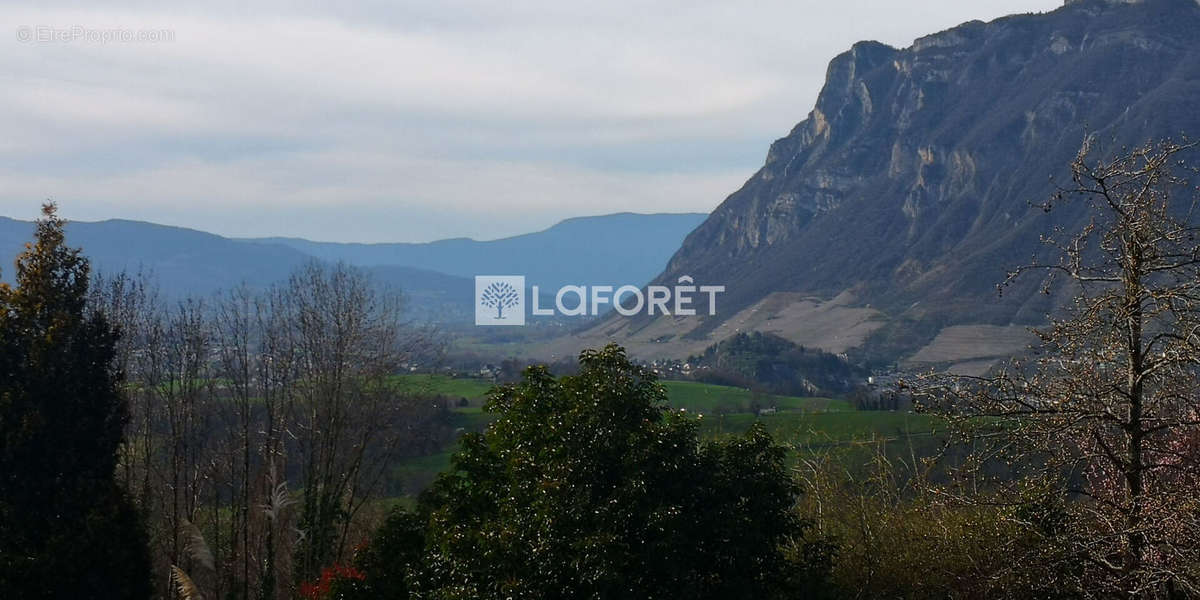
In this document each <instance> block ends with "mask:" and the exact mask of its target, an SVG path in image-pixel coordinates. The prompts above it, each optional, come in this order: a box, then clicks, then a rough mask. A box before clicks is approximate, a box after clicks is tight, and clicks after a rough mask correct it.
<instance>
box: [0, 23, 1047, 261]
mask: <svg viewBox="0 0 1200 600" xmlns="http://www.w3.org/2000/svg"><path fill="white" fill-rule="evenodd" d="M1057 4H1058V2H1053V1H1049V0H1041V1H1034V0H1025V1H1024V2H1012V1H1006V2H999V1H993V0H988V1H983V2H972V3H969V4H968V3H962V2H951V1H948V0H938V1H934V2H924V3H921V2H917V3H893V2H890V1H882V0H880V1H878V2H867V1H865V0H847V1H844V2H841V3H838V4H836V5H832V6H831V5H829V3H827V2H815V1H792V2H764V3H755V4H754V5H737V4H735V3H715V2H714V3H695V2H657V3H653V4H651V3H644V2H637V3H634V2H605V3H564V2H518V3H515V4H509V3H494V2H438V3H410V2H400V3H383V2H361V3H339V4H338V5H337V6H336V7H332V8H326V9H320V8H316V7H313V6H306V7H303V8H296V7H291V6H288V5H287V4H283V3H279V4H273V3H268V4H262V5H256V6H255V7H252V8H247V7H244V6H242V5H241V4H235V3H227V4H226V3H215V4H214V3H187V4H183V3H180V4H170V3H161V4H160V3H153V4H148V3H138V2H127V3H118V4H117V5H115V6H113V7H106V9H105V10H104V11H103V12H101V11H98V10H97V11H90V10H82V9H79V8H76V7H75V6H74V5H72V4H56V3H46V4H42V5H40V6H39V7H38V8H37V9H36V10H35V9H28V8H27V9H19V8H15V7H7V8H0V15H3V17H4V18H3V19H2V20H3V22H5V23H13V24H17V26H21V25H24V26H30V27H34V28H37V27H43V28H54V29H57V30H64V29H70V28H72V27H77V28H85V29H95V30H101V29H120V30H126V31H139V30H142V31H145V30H150V31H162V30H166V31H169V32H170V33H171V34H172V39H171V41H166V42H157V43H153V42H151V43H137V42H133V43H88V42H86V41H73V42H64V41H57V42H41V43H39V42H36V41H34V42H22V41H19V40H18V39H16V38H17V36H16V35H11V36H8V38H7V39H3V40H0V73H6V75H5V76H4V85H5V87H6V93H5V94H4V95H3V96H0V128H3V130H4V131H5V132H6V135H5V137H4V138H3V139H2V140H0V214H6V215H12V216H22V217H27V216H29V215H31V214H33V213H34V212H35V210H36V204H37V203H38V202H39V201H40V200H41V199H42V198H45V197H47V196H52V197H54V198H55V199H57V200H58V201H59V202H60V203H61V204H62V206H63V211H64V213H65V214H66V215H67V216H69V217H72V218H82V219H97V218H106V217H123V218H135V219H145V220H155V221H160V222H165V223H169V224H174V225H184V226H191V227H197V228H202V229H207V230H211V231H214V232H217V233H222V234H229V235H302V236H308V237H316V238H321V239H339V240H354V241H400V240H427V239H436V238H442V237H453V236H462V235H467V236H473V237H479V238H494V237H501V236H505V235H512V234H516V233H522V232H525V231H527V230H530V229H533V228H537V227H541V226H545V225H549V224H552V223H553V221H555V220H557V219H560V218H564V217H568V216H575V215H582V214H602V213H609V212H615V211H619V210H638V211H642V212H658V211H684V210H693V211H709V210H711V209H712V208H713V207H715V206H716V205H717V204H718V203H719V202H720V201H721V200H722V199H724V197H725V196H726V195H727V194H729V193H730V192H732V191H734V189H736V187H737V186H738V185H740V183H741V182H742V181H743V180H744V179H745V178H747V177H748V176H749V175H751V174H752V173H753V171H754V169H755V168H756V167H757V166H758V165H759V164H760V163H761V161H762V158H763V156H764V155H765V152H766V148H767V145H768V144H769V143H770V141H771V140H773V139H774V138H776V137H780V136H782V135H783V134H785V133H786V132H787V130H788V129H790V128H791V126H792V125H794V124H795V122H797V121H799V120H801V119H802V118H804V116H805V115H806V113H807V112H808V110H810V108H811V105H812V103H813V100H814V99H815V96H816V92H817V90H818V89H819V87H820V85H821V82H822V80H823V77H824V70H825V65H826V64H827V62H828V60H829V59H830V58H832V57H833V56H834V55H835V54H836V53H838V52H840V51H842V50H844V49H845V48H847V47H849V45H850V44H851V43H853V42H854V41H856V40H859V39H881V40H882V41H885V42H889V43H893V44H896V45H906V44H907V43H909V42H910V41H911V39H913V38H915V37H917V36H919V35H922V34H924V33H928V32H931V31H936V30H939V29H943V28H945V27H948V26H952V25H954V24H956V23H958V22H960V21H963V20H967V19H969V18H990V17H995V16H998V15H1000V14H1002V13H1003V12H1005V11H1014V10H1045V9H1049V8H1053V7H1054V6H1055V5H1057Z"/></svg>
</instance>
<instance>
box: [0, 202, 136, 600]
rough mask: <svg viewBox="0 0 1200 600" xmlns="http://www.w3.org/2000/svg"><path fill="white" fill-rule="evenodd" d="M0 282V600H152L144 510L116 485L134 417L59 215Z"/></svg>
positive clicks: (110, 333) (51, 213)
mask: <svg viewBox="0 0 1200 600" xmlns="http://www.w3.org/2000/svg"><path fill="white" fill-rule="evenodd" d="M42 212H43V218H42V219H40V220H39V221H38V223H37V232H36V238H35V240H34V241H33V242H32V243H29V244H26V249H25V252H24V253H22V254H21V256H20V257H19V258H18V259H17V265H16V267H17V270H16V277H15V280H16V287H10V286H7V285H3V284H0V596H2V597H7V598H148V597H149V596H150V593H151V592H150V590H151V588H150V559H149V554H148V549H147V544H146V533H145V530H144V528H143V525H142V521H141V519H140V518H139V515H138V513H137V511H136V510H135V508H134V506H133V505H132V503H131V502H130V501H129V499H128V498H127V496H126V495H125V493H124V491H123V489H122V488H121V487H120V486H119V485H118V483H117V482H116V479H115V470H116V469H115V467H116V462H117V453H118V451H119V449H120V445H121V439H122V429H123V426H124V423H125V420H126V418H127V414H126V413H127V408H126V406H125V403H124V400H123V397H122V395H121V391H120V387H119V386H120V383H121V374H120V373H118V372H117V371H116V370H115V369H114V367H113V358H114V345H115V343H116V341H117V339H118V332H117V331H116V330H115V329H114V328H113V327H112V326H111V325H110V324H109V322H108V321H107V320H106V319H105V318H104V315H102V314H99V313H95V312H90V311H88V310H87V306H86V304H87V301H86V299H87V291H88V276H89V266H88V261H87V259H86V258H84V257H83V256H82V255H81V254H80V251H79V250H78V249H72V248H68V247H67V246H66V245H65V243H64V242H65V240H64V231H63V225H64V222H63V220H62V219H60V218H58V216H57V215H56V214H55V206H54V205H53V204H47V205H45V206H44V207H43V209H42Z"/></svg>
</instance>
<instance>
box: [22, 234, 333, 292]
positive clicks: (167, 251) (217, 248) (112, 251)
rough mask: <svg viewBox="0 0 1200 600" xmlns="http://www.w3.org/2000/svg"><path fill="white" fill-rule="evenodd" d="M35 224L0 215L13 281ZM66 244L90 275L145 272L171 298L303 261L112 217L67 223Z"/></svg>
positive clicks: (280, 272) (279, 271)
mask: <svg viewBox="0 0 1200 600" xmlns="http://www.w3.org/2000/svg"><path fill="white" fill-rule="evenodd" d="M33 230H34V225H33V223H31V222H28V221H17V220H13V219H9V218H6V217H0V261H2V262H0V275H2V276H3V278H4V279H5V280H9V281H11V279H12V275H13V271H12V265H13V261H14V260H15V259H16V256H17V254H19V253H20V252H21V250H22V249H23V247H24V244H25V243H26V242H28V241H29V240H31V239H32V238H33ZM66 231H67V242H68V243H69V244H71V245H72V246H76V247H82V248H83V250H84V253H85V254H86V255H87V256H88V258H90V259H91V261H92V265H93V271H100V272H108V273H115V272H119V271H122V270H124V271H129V272H137V271H138V270H139V269H143V268H144V269H147V270H150V271H152V272H153V273H154V275H155V277H156V279H157V281H158V285H159V286H160V287H161V289H162V291H163V292H164V293H166V294H169V295H171V296H173V297H180V296H185V295H188V294H209V293H211V292H213V291H215V290H217V289H221V288H230V287H233V286H236V285H238V284H240V283H242V282H245V283H248V284H250V285H259V284H263V285H265V284H269V283H272V282H275V281H279V280H282V279H285V278H286V277H287V276H288V274H289V273H290V272H291V271H292V270H293V269H295V268H296V267H298V266H300V265H301V264H303V263H304V262H305V261H308V260H311V259H310V258H309V257H308V256H306V255H305V254H303V253H302V252H299V251H296V250H293V249H291V248H288V247H286V246H280V245H261V246H250V245H248V244H244V243H241V242H238V241H235V240H230V239H228V238H223V237H221V236H218V235H213V234H211V233H204V232H202V231H196V230H193V229H184V228H181V227H168V226H165V225H156V224H153V223H143V222H140V221H126V220H120V219H113V220H108V221H99V222H95V223H88V222H69V223H67V227H66Z"/></svg>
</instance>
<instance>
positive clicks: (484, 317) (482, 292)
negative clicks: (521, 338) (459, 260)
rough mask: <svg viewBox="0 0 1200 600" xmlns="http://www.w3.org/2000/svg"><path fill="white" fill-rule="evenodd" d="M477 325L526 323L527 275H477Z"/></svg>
mask: <svg viewBox="0 0 1200 600" xmlns="http://www.w3.org/2000/svg"><path fill="white" fill-rule="evenodd" d="M475 324H476V325H524V324H525V277H524V276H522V275H476V276H475Z"/></svg>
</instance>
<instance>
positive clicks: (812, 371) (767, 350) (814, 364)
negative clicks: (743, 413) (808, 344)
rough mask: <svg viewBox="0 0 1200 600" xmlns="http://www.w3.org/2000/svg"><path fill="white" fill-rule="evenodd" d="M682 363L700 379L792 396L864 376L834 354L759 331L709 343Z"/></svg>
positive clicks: (842, 386) (846, 385) (844, 387)
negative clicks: (710, 344)
mask: <svg viewBox="0 0 1200 600" xmlns="http://www.w3.org/2000/svg"><path fill="white" fill-rule="evenodd" d="M688 362H689V363H691V364H692V365H693V366H694V367H696V368H697V370H696V371H695V377H696V378H697V379H698V380H700V381H704V382H707V383H717V384H722V385H735V386H740V387H751V386H756V387H761V388H762V389H764V390H766V391H769V392H771V393H775V394H783V395H792V396H808V395H812V394H814V393H825V394H828V393H841V392H847V391H849V390H850V389H851V388H853V386H854V384H855V383H856V382H858V381H859V380H861V379H862V378H864V377H866V375H867V372H866V371H865V370H863V369H861V368H859V367H857V366H855V365H852V364H850V363H849V362H847V361H846V360H845V359H843V358H841V357H839V356H837V355H834V354H830V353H828V352H822V351H821V350H818V349H810V348H805V347H804V346H798V345H796V344H795V343H793V342H791V341H790V340H787V339H784V338H782V337H779V336H777V335H774V334H770V333H762V332H760V331H755V332H753V333H739V334H737V335H734V336H732V337H730V338H728V339H726V340H723V341H721V342H718V343H716V344H713V345H712V346H709V347H708V348H707V349H706V350H705V351H704V353H703V354H701V355H699V356H693V357H691V358H689V359H688Z"/></svg>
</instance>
